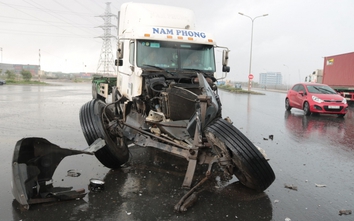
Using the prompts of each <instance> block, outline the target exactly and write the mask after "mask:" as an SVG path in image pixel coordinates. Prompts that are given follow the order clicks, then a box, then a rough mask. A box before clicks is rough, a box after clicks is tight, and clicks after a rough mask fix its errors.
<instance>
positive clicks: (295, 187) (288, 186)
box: [284, 183, 297, 191]
mask: <svg viewBox="0 0 354 221" xmlns="http://www.w3.org/2000/svg"><path fill="white" fill-rule="evenodd" d="M284 187H285V188H288V189H290V190H295V191H297V186H294V185H292V184H291V185H289V184H286V183H285V184H284Z"/></svg>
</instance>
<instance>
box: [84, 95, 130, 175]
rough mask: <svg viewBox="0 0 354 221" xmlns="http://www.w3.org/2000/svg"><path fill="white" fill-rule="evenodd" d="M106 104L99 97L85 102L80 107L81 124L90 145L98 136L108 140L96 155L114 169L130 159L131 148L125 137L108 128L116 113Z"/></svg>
mask: <svg viewBox="0 0 354 221" xmlns="http://www.w3.org/2000/svg"><path fill="white" fill-rule="evenodd" d="M105 106H106V104H105V103H104V102H103V101H101V100H98V99H94V100H91V101H89V102H87V103H86V104H84V105H83V106H82V107H81V109H80V124H81V128H82V132H83V134H84V136H85V139H86V141H87V143H88V145H91V144H92V143H93V142H94V141H95V140H96V139H98V138H102V139H104V140H105V141H106V146H104V147H103V148H101V149H100V150H98V151H96V153H95V156H96V157H97V159H98V160H99V161H100V162H101V163H102V164H103V165H105V166H106V167H108V168H112V169H114V168H119V167H120V166H121V165H122V164H124V163H126V162H127V161H128V159H129V150H128V146H127V143H126V139H125V137H119V136H117V135H113V134H111V133H110V132H109V130H108V129H107V128H108V126H109V125H108V123H109V121H111V120H113V118H114V113H113V111H112V110H111V109H110V108H105V109H104V107H105ZM103 110H105V113H104V114H103ZM107 118H108V119H107Z"/></svg>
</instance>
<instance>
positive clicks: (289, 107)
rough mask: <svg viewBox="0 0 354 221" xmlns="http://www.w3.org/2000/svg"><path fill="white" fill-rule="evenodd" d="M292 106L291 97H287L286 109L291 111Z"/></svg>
mask: <svg viewBox="0 0 354 221" xmlns="http://www.w3.org/2000/svg"><path fill="white" fill-rule="evenodd" d="M291 108H292V106H290V103H289V98H286V99H285V109H286V110H287V111H290V110H291Z"/></svg>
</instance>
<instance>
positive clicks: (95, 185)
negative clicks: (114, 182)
mask: <svg viewBox="0 0 354 221" xmlns="http://www.w3.org/2000/svg"><path fill="white" fill-rule="evenodd" d="M89 190H90V191H92V192H101V191H103V190H104V181H103V180H99V179H90V185H89Z"/></svg>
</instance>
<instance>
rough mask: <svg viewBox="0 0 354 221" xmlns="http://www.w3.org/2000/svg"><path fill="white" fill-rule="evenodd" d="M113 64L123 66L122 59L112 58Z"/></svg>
mask: <svg viewBox="0 0 354 221" xmlns="http://www.w3.org/2000/svg"><path fill="white" fill-rule="evenodd" d="M114 65H115V66H118V65H119V66H123V60H122V59H119V60H117V59H116V60H114Z"/></svg>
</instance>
